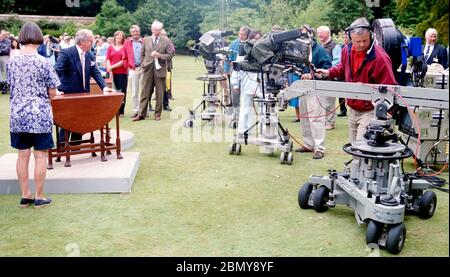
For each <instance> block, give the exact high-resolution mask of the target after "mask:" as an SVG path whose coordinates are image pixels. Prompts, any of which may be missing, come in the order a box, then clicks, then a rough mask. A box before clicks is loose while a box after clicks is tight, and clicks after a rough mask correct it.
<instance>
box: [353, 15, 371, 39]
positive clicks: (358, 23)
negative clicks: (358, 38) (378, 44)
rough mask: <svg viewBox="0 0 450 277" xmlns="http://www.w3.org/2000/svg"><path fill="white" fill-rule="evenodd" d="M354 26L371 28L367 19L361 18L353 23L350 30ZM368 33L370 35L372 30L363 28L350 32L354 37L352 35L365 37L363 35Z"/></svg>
mask: <svg viewBox="0 0 450 277" xmlns="http://www.w3.org/2000/svg"><path fill="white" fill-rule="evenodd" d="M354 26H367V27H370V23H369V21H368V20H367V18H365V17H360V18H358V19H356V20H355V21H353V23H352V24H350V28H351V27H354ZM366 33H370V30H369V29H367V28H362V27H361V28H355V29H353V30H351V31H350V35H352V34H357V35H363V34H366Z"/></svg>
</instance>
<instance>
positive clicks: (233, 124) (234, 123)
mask: <svg viewBox="0 0 450 277" xmlns="http://www.w3.org/2000/svg"><path fill="white" fill-rule="evenodd" d="M231 126H232V128H233V129H237V127H238V123H237V121H233V123H232V124H231Z"/></svg>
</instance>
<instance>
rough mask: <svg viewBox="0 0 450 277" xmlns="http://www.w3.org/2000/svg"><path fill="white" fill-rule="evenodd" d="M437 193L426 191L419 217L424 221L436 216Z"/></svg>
mask: <svg viewBox="0 0 450 277" xmlns="http://www.w3.org/2000/svg"><path fill="white" fill-rule="evenodd" d="M436 204H437V199H436V193H434V191H430V190H428V191H426V192H425V193H424V194H423V195H422V198H420V202H419V217H420V218H423V219H428V218H430V217H432V216H433V215H434V211H435V210H436Z"/></svg>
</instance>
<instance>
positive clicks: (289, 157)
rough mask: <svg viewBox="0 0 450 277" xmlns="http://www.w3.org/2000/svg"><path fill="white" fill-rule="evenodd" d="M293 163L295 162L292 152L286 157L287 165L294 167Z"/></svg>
mask: <svg viewBox="0 0 450 277" xmlns="http://www.w3.org/2000/svg"><path fill="white" fill-rule="evenodd" d="M293 162H294V156H293V155H292V152H289V153H288V154H287V157H286V164H287V165H292V163H293Z"/></svg>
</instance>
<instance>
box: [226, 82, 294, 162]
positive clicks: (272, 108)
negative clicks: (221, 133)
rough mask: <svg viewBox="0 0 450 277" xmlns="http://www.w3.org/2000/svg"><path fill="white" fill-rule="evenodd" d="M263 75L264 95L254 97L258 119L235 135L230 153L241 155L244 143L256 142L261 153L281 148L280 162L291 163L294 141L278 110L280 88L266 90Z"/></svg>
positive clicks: (273, 151) (272, 151)
mask: <svg viewBox="0 0 450 277" xmlns="http://www.w3.org/2000/svg"><path fill="white" fill-rule="evenodd" d="M261 76H262V78H261V79H262V80H261V84H262V92H263V93H262V97H258V96H256V97H255V98H254V99H253V102H254V103H255V104H256V105H257V107H258V110H259V111H258V115H257V121H256V122H255V123H254V124H253V125H252V126H251V127H250V128H248V129H247V130H245V131H244V132H243V133H242V134H235V135H234V138H233V143H231V145H230V148H229V154H230V155H233V154H236V155H240V154H241V151H242V145H241V144H242V143H244V144H245V145H248V144H254V145H257V146H259V149H260V152H261V153H265V154H273V153H275V151H276V150H280V151H281V154H280V163H281V164H287V165H291V164H292V163H293V161H294V157H293V155H292V149H293V143H292V141H291V140H290V137H289V133H288V130H287V129H286V128H284V127H283V125H282V124H281V123H280V120H279V118H278V113H277V111H276V106H277V103H278V100H277V97H276V93H277V91H278V90H276V89H274V90H267V91H266V87H265V85H264V77H263V74H261ZM253 129H257V130H256V131H257V133H256V137H252V138H249V133H250V132H251V131H252V130H253Z"/></svg>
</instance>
